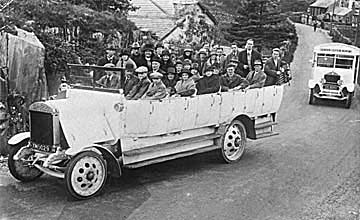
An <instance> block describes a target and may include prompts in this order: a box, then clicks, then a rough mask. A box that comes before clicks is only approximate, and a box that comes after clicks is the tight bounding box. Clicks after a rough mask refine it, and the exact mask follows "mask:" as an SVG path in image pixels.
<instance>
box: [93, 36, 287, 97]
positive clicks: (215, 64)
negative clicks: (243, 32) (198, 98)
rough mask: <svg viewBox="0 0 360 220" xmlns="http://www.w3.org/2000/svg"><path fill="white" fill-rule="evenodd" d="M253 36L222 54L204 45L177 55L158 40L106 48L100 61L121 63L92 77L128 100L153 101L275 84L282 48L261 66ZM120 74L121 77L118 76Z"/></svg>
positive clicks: (100, 63) (281, 64)
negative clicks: (242, 48) (118, 51)
mask: <svg viewBox="0 0 360 220" xmlns="http://www.w3.org/2000/svg"><path fill="white" fill-rule="evenodd" d="M253 46H254V41H253V40H252V39H249V40H247V42H246V45H245V50H242V51H241V50H239V48H238V45H237V43H232V45H231V53H230V54H228V55H225V54H224V51H223V48H222V47H219V46H214V47H210V46H209V44H204V45H203V47H202V48H201V49H199V50H196V51H194V49H193V48H191V47H186V48H184V50H183V53H182V54H181V55H179V54H177V51H174V50H169V49H167V48H165V47H164V45H163V44H161V43H157V44H155V46H153V45H152V44H144V45H141V46H140V45H139V44H138V43H136V42H135V43H133V44H132V46H131V49H123V50H121V52H120V54H119V56H117V55H116V50H115V49H113V48H108V49H107V50H106V55H105V56H104V57H102V58H101V59H99V60H98V62H97V65H98V66H105V67H121V68H124V69H125V70H124V74H123V75H122V74H119V72H118V71H105V73H103V75H102V74H101V73H97V75H95V76H94V78H95V81H96V84H98V85H100V86H102V87H105V88H112V89H120V88H121V89H123V91H124V95H125V97H126V99H129V100H137V99H147V100H157V99H162V98H165V97H168V96H173V97H185V96H194V95H201V94H209V93H217V92H226V91H234V90H247V89H251V88H261V87H263V86H271V85H276V84H278V83H279V76H280V75H281V73H282V72H283V71H284V69H286V68H288V65H287V63H286V62H285V61H283V60H282V58H281V54H282V51H281V50H280V49H278V48H274V49H273V50H272V57H271V58H270V59H268V60H267V61H266V62H265V64H264V65H263V61H262V55H261V54H260V53H259V52H257V51H256V50H254V49H253ZM121 77H124V79H123V80H121Z"/></svg>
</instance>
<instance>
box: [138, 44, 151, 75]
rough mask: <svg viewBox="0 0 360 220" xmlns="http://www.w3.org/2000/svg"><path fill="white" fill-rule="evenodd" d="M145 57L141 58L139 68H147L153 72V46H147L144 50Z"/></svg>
mask: <svg viewBox="0 0 360 220" xmlns="http://www.w3.org/2000/svg"><path fill="white" fill-rule="evenodd" d="M142 51H143V55H142V56H141V60H139V63H140V64H139V65H138V66H146V67H147V68H148V69H149V70H151V60H152V58H153V56H154V47H153V45H152V44H145V45H144V47H143V49H142Z"/></svg>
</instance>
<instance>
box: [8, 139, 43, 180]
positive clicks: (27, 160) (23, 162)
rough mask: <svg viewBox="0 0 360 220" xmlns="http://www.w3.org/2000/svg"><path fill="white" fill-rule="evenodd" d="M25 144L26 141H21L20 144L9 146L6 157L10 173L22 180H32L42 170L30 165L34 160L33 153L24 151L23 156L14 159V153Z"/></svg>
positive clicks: (37, 176) (40, 173)
mask: <svg viewBox="0 0 360 220" xmlns="http://www.w3.org/2000/svg"><path fill="white" fill-rule="evenodd" d="M27 144H28V141H23V142H21V143H20V144H18V145H16V146H13V147H11V149H10V153H9V159H8V166H9V170H10V173H11V175H12V176H13V177H15V178H16V179H18V180H20V181H22V182H30V181H33V180H35V179H37V178H39V177H40V176H41V175H42V174H43V172H41V171H40V170H39V169H37V168H36V167H34V166H32V165H31V163H32V162H33V160H34V158H33V157H34V154H33V153H24V154H25V155H24V157H22V158H21V159H19V160H14V155H15V154H16V153H17V152H18V151H19V150H20V149H21V148H22V147H24V146H26V145H27Z"/></svg>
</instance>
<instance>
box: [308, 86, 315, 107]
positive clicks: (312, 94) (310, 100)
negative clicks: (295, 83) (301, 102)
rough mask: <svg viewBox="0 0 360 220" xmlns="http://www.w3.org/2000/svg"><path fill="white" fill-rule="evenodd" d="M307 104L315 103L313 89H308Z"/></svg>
mask: <svg viewBox="0 0 360 220" xmlns="http://www.w3.org/2000/svg"><path fill="white" fill-rule="evenodd" d="M309 104H310V105H314V104H315V96H314V89H310V96H309Z"/></svg>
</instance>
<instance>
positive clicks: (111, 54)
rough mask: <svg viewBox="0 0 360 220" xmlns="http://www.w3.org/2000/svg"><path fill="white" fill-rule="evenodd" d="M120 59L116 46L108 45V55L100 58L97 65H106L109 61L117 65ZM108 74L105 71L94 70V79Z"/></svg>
mask: <svg viewBox="0 0 360 220" xmlns="http://www.w3.org/2000/svg"><path fill="white" fill-rule="evenodd" d="M118 61H119V58H118V57H117V56H116V48H114V47H108V48H107V49H106V55H105V56H104V57H102V58H100V59H99V60H98V61H97V63H96V65H97V66H104V65H105V64H107V63H112V64H114V65H116V63H117V62H118ZM104 75H106V73H105V71H102V70H97V71H95V72H94V80H95V81H96V80H99V79H100V78H101V77H102V76H104Z"/></svg>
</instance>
